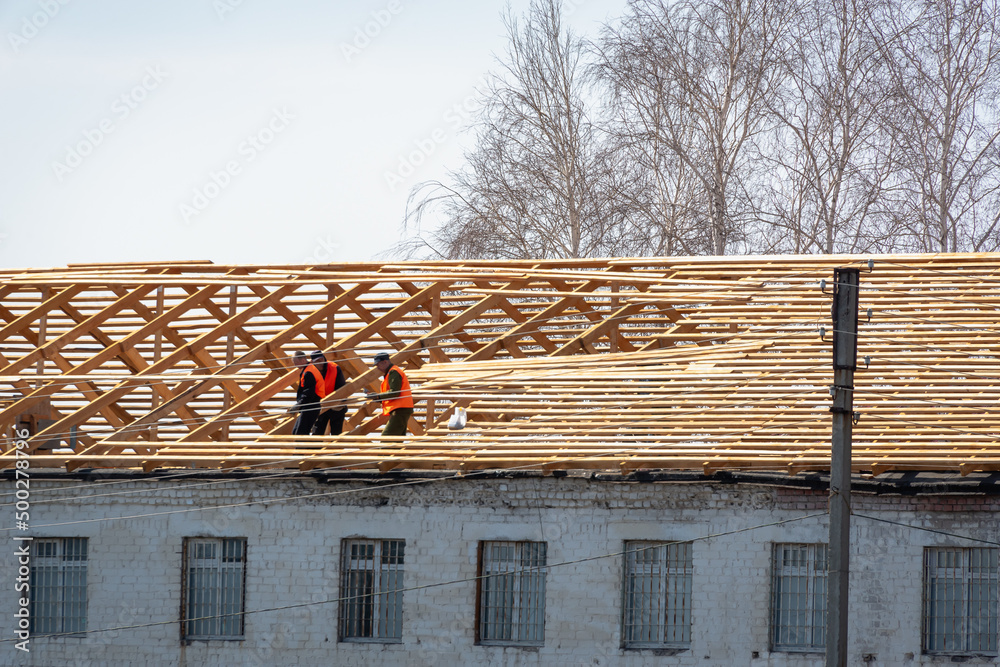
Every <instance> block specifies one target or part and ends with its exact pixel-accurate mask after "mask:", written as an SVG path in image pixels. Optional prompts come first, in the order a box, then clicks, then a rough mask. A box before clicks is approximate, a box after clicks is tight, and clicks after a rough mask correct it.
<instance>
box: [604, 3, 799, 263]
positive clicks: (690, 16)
mask: <svg viewBox="0 0 1000 667" xmlns="http://www.w3.org/2000/svg"><path fill="white" fill-rule="evenodd" d="M790 16H791V10H790V4H789V3H787V2H784V1H782V0H775V1H766V2H765V1H764V0H739V1H737V0H705V1H703V0H677V1H675V2H666V1H665V0H632V1H631V2H630V3H629V6H628V10H627V16H626V17H625V18H624V19H623V21H622V22H621V24H622V27H621V28H619V29H616V30H615V29H613V30H608V31H607V32H606V33H605V36H604V38H603V40H602V44H601V53H602V62H601V65H600V67H601V70H602V72H603V75H604V77H605V79H606V80H608V81H610V82H611V84H612V88H613V90H614V91H615V101H616V103H617V105H618V106H619V108H620V109H621V110H622V111H621V113H620V114H619V118H620V119H622V126H623V127H624V128H625V129H626V132H625V133H624V137H625V141H626V143H629V142H632V143H634V145H635V146H636V147H637V152H638V153H639V154H640V155H642V156H643V157H644V158H645V160H646V161H647V162H648V163H649V165H650V167H651V168H652V169H655V170H656V171H657V173H656V175H655V177H654V179H653V180H654V181H655V183H656V184H657V187H658V188H659V192H661V193H662V194H661V195H660V202H659V203H660V204H661V208H664V209H667V210H665V213H667V214H672V213H674V212H678V211H680V210H681V209H683V208H686V209H687V210H686V211H684V212H685V213H686V214H687V215H688V216H689V217H688V218H687V220H686V221H685V222H684V223H683V224H680V225H678V223H677V218H676V217H672V218H669V219H670V220H671V223H670V224H672V225H673V227H674V229H673V231H674V232H675V233H677V232H680V234H679V235H680V237H681V238H684V236H685V235H684V231H686V230H690V229H701V230H703V231H704V232H705V233H706V234H707V238H706V239H704V241H705V245H704V248H703V250H702V251H703V252H709V253H712V254H717V255H721V254H724V253H726V252H734V251H735V252H746V251H751V250H760V249H766V248H767V247H768V246H769V244H770V238H771V235H770V234H769V233H768V230H767V229H766V228H761V227H760V223H761V222H762V221H764V220H766V215H764V212H763V208H762V207H761V205H760V204H761V200H760V193H761V182H762V178H763V174H762V173H761V171H760V169H757V168H755V165H756V162H757V160H759V158H760V151H759V148H760V143H759V142H763V141H764V140H765V136H766V135H767V134H768V133H770V132H771V131H772V129H773V120H772V117H771V116H770V115H769V114H768V110H767V106H766V104H765V101H766V100H767V99H768V98H769V97H770V96H772V95H775V94H776V93H777V88H778V85H779V83H780V77H781V70H780V68H779V67H777V66H776V65H777V63H778V61H779V60H780V58H781V53H780V48H781V47H782V45H783V44H785V41H784V39H783V33H784V31H785V30H786V29H787V22H788V20H789V18H790ZM689 179H693V180H695V181H696V182H697V184H698V186H699V189H700V192H699V193H698V194H697V196H696V197H691V196H690V193H691V190H690V188H689V187H688V182H687V181H688V180H689ZM765 227H766V226H765ZM692 241H693V239H692ZM681 245H686V246H688V247H689V248H690V246H691V242H690V241H689V242H687V243H683V242H682V244H681Z"/></svg>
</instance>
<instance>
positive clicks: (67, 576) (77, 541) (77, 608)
mask: <svg viewBox="0 0 1000 667" xmlns="http://www.w3.org/2000/svg"><path fill="white" fill-rule="evenodd" d="M28 585H29V586H30V591H29V600H30V604H31V607H30V614H31V616H30V617H29V623H30V627H31V631H32V632H33V633H36V634H49V633H63V632H84V631H85V630H86V629H87V538H86V537H60V538H55V539H36V540H34V541H33V542H32V543H31V575H30V581H29V582H28Z"/></svg>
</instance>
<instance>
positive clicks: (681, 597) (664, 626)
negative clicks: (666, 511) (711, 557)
mask: <svg viewBox="0 0 1000 667" xmlns="http://www.w3.org/2000/svg"><path fill="white" fill-rule="evenodd" d="M692 576H693V560H692V552H691V543H690V542H686V543H682V544H662V543H656V542H642V541H628V542H626V543H625V586H624V593H625V601H624V605H623V611H624V616H623V619H622V625H623V633H622V635H623V639H624V643H625V646H626V647H629V648H640V647H668V648H686V647H688V646H690V644H691V585H692Z"/></svg>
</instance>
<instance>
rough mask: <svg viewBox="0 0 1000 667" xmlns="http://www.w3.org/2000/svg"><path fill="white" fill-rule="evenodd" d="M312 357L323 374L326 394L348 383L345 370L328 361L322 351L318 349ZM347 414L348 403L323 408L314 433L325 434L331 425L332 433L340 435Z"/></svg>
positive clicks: (314, 427)
mask: <svg viewBox="0 0 1000 667" xmlns="http://www.w3.org/2000/svg"><path fill="white" fill-rule="evenodd" d="M311 357H312V363H313V365H314V366H315V367H316V368H317V369H319V372H320V373H322V374H323V385H324V391H325V394H324V395H325V396H329V395H330V394H332V393H333V392H335V391H337V390H338V389H340V388H341V387H343V386H344V385H345V384H347V381H346V380H345V379H344V373H343V371H341V370H340V368H339V367H338V366H337V364H335V363H333V362H332V361H327V359H326V356H325V355H324V354H323V353H322V352H320V351H319V350H316V351H315V352H313V353H312V355H311ZM346 415H347V406H346V405H343V406H337V405H334V406H332V407H329V408H327V409H326V410H322V411H321V412H320V413H319V417H318V418H317V419H316V424H315V425H314V426H313V430H312V434H313V435H324V434H325V433H324V432H325V431H326V427H327V426H329V427H330V435H340V434H341V433H342V432H343V431H344V417H345V416H346Z"/></svg>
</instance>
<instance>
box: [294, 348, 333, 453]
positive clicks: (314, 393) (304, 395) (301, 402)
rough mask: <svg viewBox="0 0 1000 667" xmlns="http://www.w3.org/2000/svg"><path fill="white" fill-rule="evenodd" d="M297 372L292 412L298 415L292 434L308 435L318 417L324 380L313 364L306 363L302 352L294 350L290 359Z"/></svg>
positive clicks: (323, 394)
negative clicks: (296, 385)
mask: <svg viewBox="0 0 1000 667" xmlns="http://www.w3.org/2000/svg"><path fill="white" fill-rule="evenodd" d="M292 361H293V363H294V364H295V366H296V367H297V368H301V369H302V370H301V371H300V372H299V389H298V391H297V392H296V393H295V407H293V408H292V411H293V412H296V413H298V415H299V417H298V419H296V420H295V426H294V427H293V428H292V435H309V434H310V433H311V432H312V427H313V424H315V423H316V418H317V417H319V402H320V399H322V398H323V397H324V396H326V381H325V380H324V379H323V374H322V373H320V371H319V369H318V368H316V366H315V364H310V363H308V361H307V359H306V355H305V353H304V352H296V353H295V356H294V357H293V359H292Z"/></svg>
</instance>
